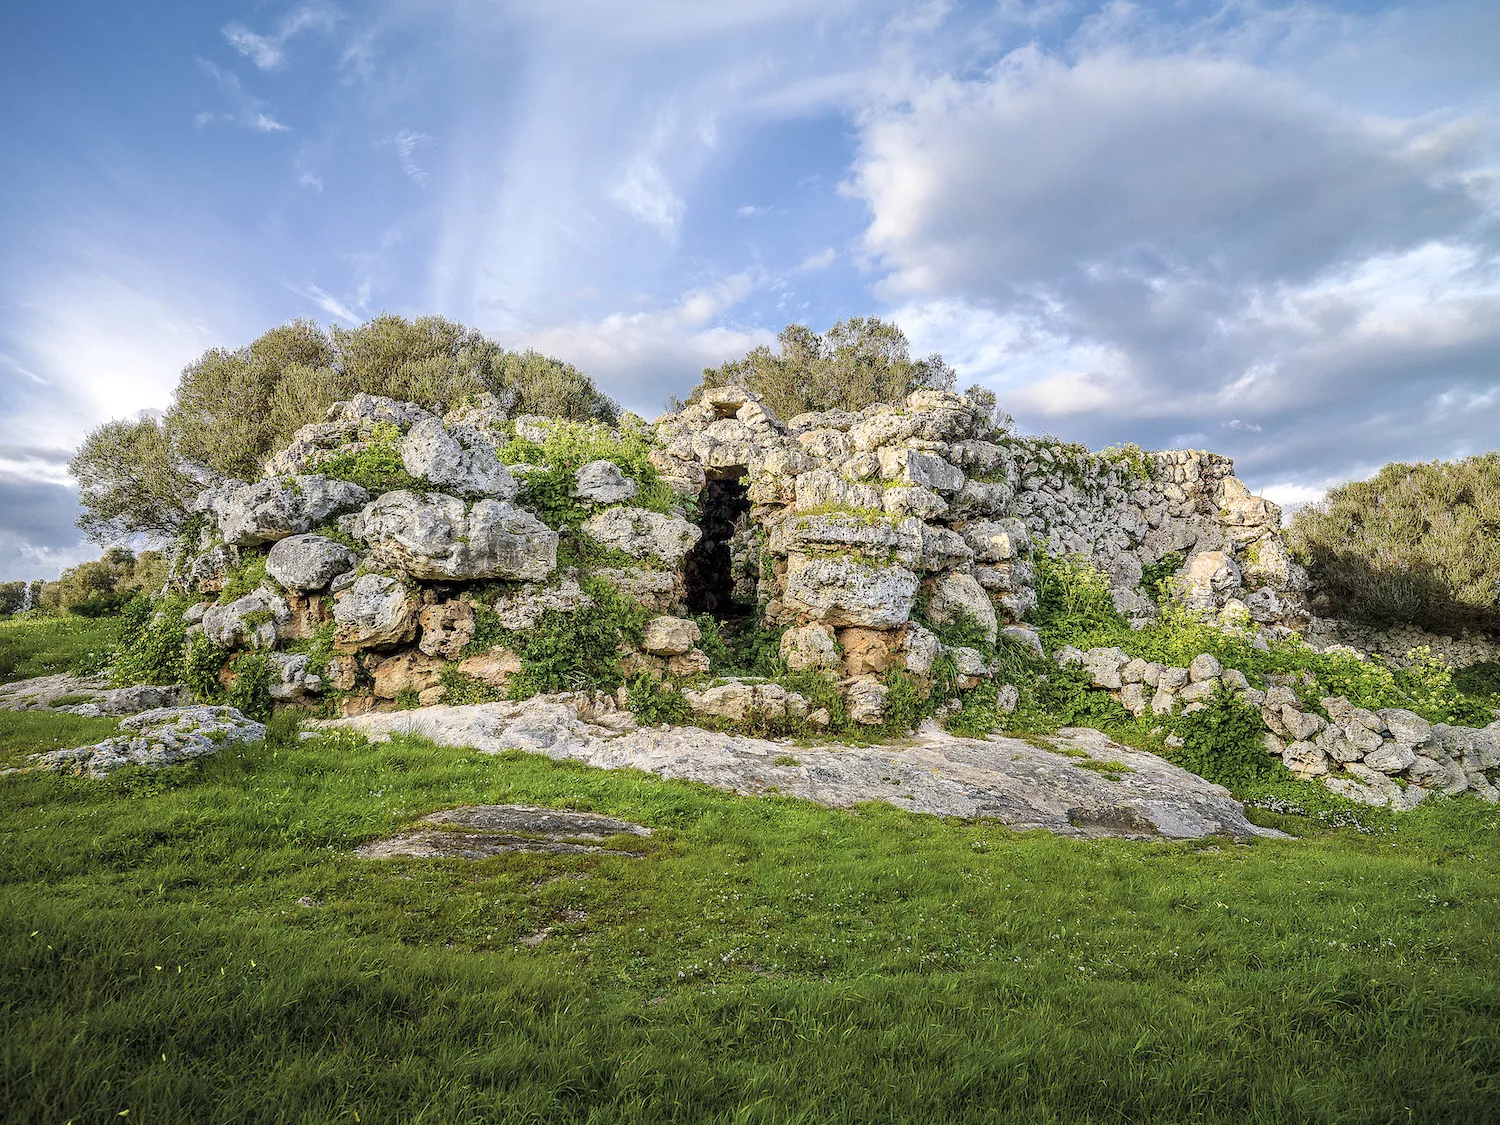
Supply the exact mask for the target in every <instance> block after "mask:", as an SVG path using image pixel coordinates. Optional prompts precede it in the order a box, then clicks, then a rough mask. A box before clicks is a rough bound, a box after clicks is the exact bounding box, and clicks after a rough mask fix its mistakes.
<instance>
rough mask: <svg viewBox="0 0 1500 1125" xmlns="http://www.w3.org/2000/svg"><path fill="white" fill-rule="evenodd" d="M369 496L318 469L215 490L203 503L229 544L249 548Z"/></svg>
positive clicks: (305, 528)
mask: <svg viewBox="0 0 1500 1125" xmlns="http://www.w3.org/2000/svg"><path fill="white" fill-rule="evenodd" d="M369 498H370V494H369V493H368V492H366V491H365V490H364V489H363V488H361V487H360V486H359V485H357V484H351V483H349V482H348V481H346V480H331V479H330V478H328V477H325V476H321V475H319V474H316V473H314V474H310V475H304V476H285V477H271V478H269V479H268V480H262V481H257V482H256V483H254V484H246V485H242V486H231V487H228V488H221V489H217V490H210V492H207V493H204V495H203V497H200V501H199V502H200V504H201V505H203V506H206V507H207V508H208V509H209V510H210V511H212V512H213V514H214V517H215V518H216V519H217V520H218V523H219V531H220V533H221V534H222V535H223V536H224V542H225V543H228V544H230V545H231V546H236V547H246V546H252V545H255V544H260V543H274V542H276V540H278V539H285V538H286V537H287V536H289V535H299V534H301V533H302V532H304V531H311V530H312V529H313V528H314V527H316V526H317V525H318V524H320V523H322V522H323V521H324V520H326V519H328V518H329V517H330V516H336V515H338V514H339V513H340V512H347V511H350V510H352V509H354V508H357V507H359V506H360V505H361V504H363V503H364V502H365V501H366V500H368V499H369Z"/></svg>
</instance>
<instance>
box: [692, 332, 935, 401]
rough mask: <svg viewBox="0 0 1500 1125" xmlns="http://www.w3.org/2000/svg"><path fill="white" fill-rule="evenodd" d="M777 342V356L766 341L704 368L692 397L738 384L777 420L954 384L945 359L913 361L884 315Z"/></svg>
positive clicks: (899, 397) (901, 398)
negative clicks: (757, 397) (760, 400)
mask: <svg viewBox="0 0 1500 1125" xmlns="http://www.w3.org/2000/svg"><path fill="white" fill-rule="evenodd" d="M776 340H777V343H778V345H779V346H780V352H779V354H778V353H777V352H773V351H772V350H771V349H770V348H768V347H766V346H765V345H761V346H759V347H757V348H754V349H752V350H751V351H750V353H749V354H748V355H746V356H745V357H744V358H743V359H735V360H730V361H729V362H728V363H725V364H723V365H721V366H719V367H706V368H704V369H703V381H702V383H701V384H700V385H699V386H698V387H697V388H696V389H694V391H693V393H692V394H691V395H689V397H688V399H687V401H688V402H696V401H697V400H698V398H699V397H700V396H701V395H702V393H703V389H704V388H705V387H722V386H727V385H729V384H735V385H738V386H742V387H744V388H746V389H747V390H751V391H754V392H755V393H756V394H758V395H760V396H761V397H762V398H764V399H765V400H766V403H767V404H768V405H769V406H770V407H771V409H772V410H773V411H775V412H776V414H777V416H778V417H781V418H790V417H791V416H792V415H794V414H801V413H803V412H804V411H808V410H835V409H838V410H861V409H863V408H864V407H866V406H869V405H870V404H871V403H875V402H889V403H899V402H902V401H904V400H905V398H906V396H907V395H909V394H911V392H912V391H915V390H919V389H921V388H923V387H930V388H933V389H937V390H945V391H949V390H952V389H953V382H954V371H953V368H951V367H949V366H948V365H947V364H946V363H944V362H943V357H942V356H940V355H936V354H934V355H930V356H928V357H927V358H926V359H918V360H914V359H912V358H911V355H910V345H909V344H908V342H907V339H906V334H905V333H903V332H902V331H901V329H900V328H898V327H897V326H896V325H894V324H888V323H886V322H885V321H883V320H881V319H880V318H879V317H873V316H872V317H861V316H855V317H850V318H849V319H848V320H841V321H839V322H838V323H836V324H835V325H834V326H833V327H832V328H830V329H829V330H828V331H827V332H825V333H823V334H822V335H821V336H820V335H818V334H817V333H816V332H814V331H813V330H812V329H810V328H807V327H805V326H804V325H801V324H789V325H787V327H786V328H784V329H782V331H781V334H780V335H779V336H777V338H776ZM670 405H672V406H676V407H680V406H681V405H682V404H681V403H675V402H674V403H672V404H670Z"/></svg>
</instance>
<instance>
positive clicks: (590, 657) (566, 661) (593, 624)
mask: <svg viewBox="0 0 1500 1125" xmlns="http://www.w3.org/2000/svg"><path fill="white" fill-rule="evenodd" d="M581 585H582V586H583V588H584V590H585V592H586V593H587V594H588V595H589V597H590V598H592V599H593V602H594V604H593V605H591V606H584V607H583V608H582V609H578V610H575V611H573V612H571V613H563V612H561V611H560V610H555V609H549V610H547V612H546V613H544V614H543V615H542V617H541V619H540V620H539V621H538V622H537V625H536V628H534V629H531V630H529V631H527V632H525V633H520V634H509V635H507V636H505V637H504V638H503V643H506V644H509V645H510V646H511V647H512V648H514V649H515V651H516V652H517V653H518V654H519V655H520V657H521V668H522V670H521V672H520V674H519V675H517V676H516V677H515V678H514V679H513V680H512V681H511V696H512V698H514V699H527V698H530V697H531V696H533V695H536V694H537V693H539V692H549V691H578V690H582V689H586V688H604V689H608V690H613V689H614V688H616V687H618V686H619V684H620V671H619V647H620V643H621V642H622V641H626V642H629V643H630V644H632V645H636V644H639V643H640V639H641V629H642V627H643V626H644V625H645V624H646V622H647V621H648V620H649V619H650V618H651V616H652V614H651V612H650V611H649V610H647V609H646V608H645V607H644V606H642V605H641V604H640V603H639V602H636V601H633V600H631V599H630V598H626V597H624V596H623V595H621V594H619V593H618V592H617V591H616V590H615V589H614V588H613V587H612V586H610V585H609V584H608V583H605V582H601V581H599V580H597V579H589V578H585V579H584V580H583V581H582V583H581ZM477 635H478V633H477V631H476V636H477Z"/></svg>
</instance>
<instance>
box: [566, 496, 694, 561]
mask: <svg viewBox="0 0 1500 1125" xmlns="http://www.w3.org/2000/svg"><path fill="white" fill-rule="evenodd" d="M582 527H583V532H584V534H585V535H587V536H588V537H589V538H590V539H593V540H594V541H595V542H597V543H602V544H603V545H604V546H606V547H614V548H615V549H616V550H620V551H624V552H625V553H626V554H627V555H630V556H631V557H632V558H637V559H643V558H647V557H648V556H649V557H653V558H658V559H660V560H661V561H662V562H664V563H666V564H667V565H668V566H676V565H677V564H678V563H680V562H682V560H683V557H684V556H685V555H686V554H687V553H688V551H690V550H692V548H693V546H694V544H696V543H697V542H698V540H699V539H701V538H703V532H702V531H701V530H700V529H699V528H698V527H697V526H696V525H694V524H691V523H688V521H687V520H685V519H680V518H679V517H677V516H664V515H662V514H661V513H660V512H648V511H646V510H645V509H644V508H607V509H605V510H604V511H602V512H595V513H594V514H593V515H592V516H590V517H589V518H588V519H586V520H584V521H583V525H582Z"/></svg>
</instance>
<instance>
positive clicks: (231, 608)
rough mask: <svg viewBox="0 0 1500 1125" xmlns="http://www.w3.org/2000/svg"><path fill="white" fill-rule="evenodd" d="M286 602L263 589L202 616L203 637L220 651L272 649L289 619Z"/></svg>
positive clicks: (210, 610) (213, 608) (214, 607)
mask: <svg viewBox="0 0 1500 1125" xmlns="http://www.w3.org/2000/svg"><path fill="white" fill-rule="evenodd" d="M291 616H292V611H291V609H290V608H289V607H288V606H287V604H286V599H285V598H283V597H282V596H281V595H280V594H278V593H276V592H275V591H273V590H269V589H267V588H266V587H264V586H262V587H260V588H259V589H257V590H252V591H251V592H250V593H248V594H246V595H245V596H244V597H243V598H236V599H235V600H234V601H232V602H230V603H229V604H228V605H216V606H212V607H210V608H209V609H208V610H206V611H205V612H204V614H203V633H204V635H205V636H207V637H208V639H209V640H211V641H213V643H214V644H216V645H218V646H219V647H220V648H229V649H234V648H275V647H276V639H277V636H278V630H279V627H280V626H281V625H283V624H285V623H286V622H287V621H288V620H290V619H291Z"/></svg>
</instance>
